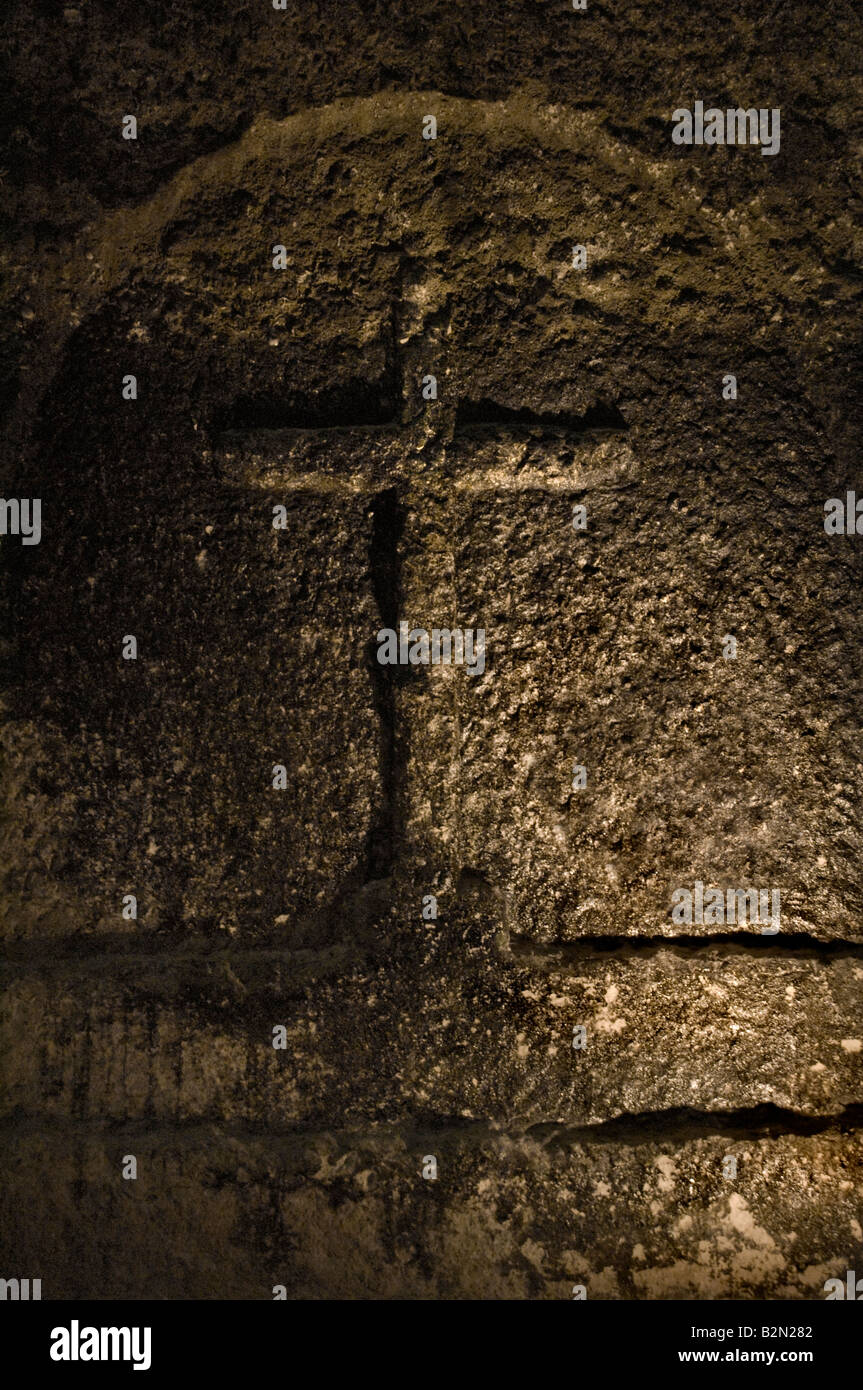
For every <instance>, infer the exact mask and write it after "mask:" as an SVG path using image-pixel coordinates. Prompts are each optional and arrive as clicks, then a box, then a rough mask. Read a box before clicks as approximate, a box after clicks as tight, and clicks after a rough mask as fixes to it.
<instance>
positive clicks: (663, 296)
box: [0, 0, 863, 1299]
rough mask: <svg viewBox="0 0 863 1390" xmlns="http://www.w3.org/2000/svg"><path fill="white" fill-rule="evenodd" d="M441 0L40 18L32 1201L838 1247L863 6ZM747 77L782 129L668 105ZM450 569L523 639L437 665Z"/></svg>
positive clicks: (156, 9)
mask: <svg viewBox="0 0 863 1390" xmlns="http://www.w3.org/2000/svg"><path fill="white" fill-rule="evenodd" d="M221 8H224V7H221ZM392 8H393V7H389V6H385V5H379V4H371V5H369V4H363V5H360V4H358V3H357V4H343V5H340V6H338V7H335V8H334V9H333V13H332V15H331V16H329V17H328V16H327V15H325V14H324V13H323V12H320V13H319V12H318V8H317V7H314V6H298V7H295V11H294V13H290V14H282V13H279V12H275V11H273V10H272V7H271V6H269V5H268V4H267V3H265V0H242V3H238V4H233V5H231V6H229V7H228V9H229V11H230V13H225V14H221V13H218V12H217V11H219V9H220V7H218V6H217V7H215V9H214V7H212V6H210V5H204V4H186V5H183V6H180V7H177V6H174V5H168V4H161V3H154V4H152V5H149V6H147V7H138V8H137V9H135V8H134V7H133V10H134V12H131V11H130V12H129V13H128V14H126V13H125V12H124V15H123V23H122V32H120V25H119V21H118V19H117V16H116V14H115V13H114V7H112V6H110V5H108V4H105V3H102V0H87V3H83V0H82V4H81V5H80V6H78V7H77V8H75V9H74V13H75V14H77V16H78V17H77V19H75V18H69V17H68V13H67V14H66V17H65V18H63V19H62V20H60V19H57V18H56V16H55V17H54V18H53V19H51V20H49V19H48V18H46V15H45V14H44V13H43V12H42V8H41V7H38V6H35V5H34V4H31V3H30V0H18V3H14V4H11V5H9V6H8V7H7V13H6V14H5V16H4V18H3V20H2V22H0V24H2V30H3V33H4V34H5V36H6V37H7V38H8V40H9V50H10V53H11V56H12V63H11V79H10V82H9V83H8V85H7V86H6V87H5V88H4V91H3V93H2V96H0V103H2V104H5V107H6V112H7V114H8V115H10V117H12V121H11V126H12V136H11V142H10V155H9V157H8V160H7V162H8V165H9V184H10V189H9V193H10V210H11V216H10V222H9V224H8V225H7V224H6V223H4V226H3V231H4V243H3V258H4V267H5V269H6V271H7V283H8V294H7V297H6V300H5V303H4V306H3V309H2V313H0V365H2V372H3V382H4V387H3V392H4V394H3V398H2V400H0V407H2V409H3V421H4V446H5V453H4V460H5V461H4V464H3V472H2V489H3V492H4V495H5V496H12V495H22V496H23V495H26V496H41V497H42V499H43V523H42V525H43V539H42V542H41V544H40V545H39V546H38V547H33V548H30V549H27V548H22V547H19V546H18V545H17V543H16V544H10V542H9V538H6V537H4V539H3V548H2V559H3V570H2V592H0V609H2V626H0V643H2V656H3V680H2V700H3V723H2V729H0V737H2V745H0V746H2V752H3V759H4V762H3V782H2V794H3V806H2V821H0V826H2V834H3V855H2V862H0V880H2V882H0V937H2V941H3V943H4V947H5V951H6V955H7V962H6V968H5V970H4V992H3V996H2V1005H0V1028H2V1047H3V1054H4V1064H3V1076H4V1091H3V1095H2V1098H0V1114H2V1123H3V1126H4V1131H5V1137H6V1139H8V1142H9V1147H10V1152H11V1159H10V1161H9V1163H8V1164H6V1165H4V1173H3V1176H2V1182H0V1187H2V1191H0V1240H2V1246H0V1250H2V1259H3V1261H6V1262H8V1260H9V1259H12V1258H13V1257H14V1264H15V1267H16V1268H18V1267H20V1266H21V1264H22V1261H24V1263H26V1264H28V1268H31V1269H32V1275H33V1277H39V1276H41V1277H42V1278H43V1281H44V1286H45V1295H44V1296H45V1297H52V1296H53V1297H73V1296H81V1295H85V1294H87V1295H91V1296H95V1297H108V1296H120V1297H130V1298H135V1297H238V1298H259V1297H269V1296H271V1289H272V1286H273V1285H274V1284H276V1283H284V1284H286V1286H287V1287H288V1290H289V1294H290V1296H291V1297H321V1298H324V1297H345V1298H348V1297H349V1298H365V1297H375V1298H403V1297H409V1298H424V1297H426V1298H428V1297H430V1298H484V1299H489V1298H530V1299H532V1298H548V1297H552V1298H559V1297H563V1298H566V1297H569V1296H570V1294H571V1288H572V1285H573V1284H574V1283H577V1282H584V1283H585V1284H586V1285H587V1287H588V1291H589V1297H591V1298H644V1299H660V1298H675V1297H680V1298H734V1297H746V1298H780V1297H793V1298H813V1297H820V1296H821V1295H822V1289H823V1283H824V1280H825V1279H826V1278H828V1277H830V1276H832V1275H833V1274H837V1273H839V1274H841V1273H843V1272H844V1270H845V1269H846V1268H848V1267H850V1266H849V1263H848V1262H849V1260H850V1258H851V1255H850V1252H851V1250H852V1248H854V1247H853V1242H859V1240H860V1239H861V1222H863V1202H861V1198H863V1187H861V1174H860V1143H859V1132H860V1123H861V1113H863V1112H861V1106H863V1089H861V1072H860V1064H861V1055H863V1052H861V1040H863V1010H861V1006H860V997H861V988H860V986H861V975H863V933H861V927H860V922H861V911H863V880H861V863H863V854H861V851H863V836H861V812H860V799H859V794H858V782H859V766H860V752H861V747H860V723H861V688H863V686H861V676H863V645H861V640H860V634H859V630H858V629H859V624H858V621H857V605H858V596H859V592H860V583H861V578H863V559H861V556H863V548H861V547H863V541H860V540H859V538H854V537H848V538H846V537H829V536H827V535H825V533H824V530H823V506H824V502H825V500H826V499H827V498H828V497H831V496H834V495H841V494H842V493H844V490H845V488H846V486H847V487H852V486H857V487H858V489H859V490H860V491H861V492H863V483H861V480H860V478H859V477H858V476H857V475H856V474H855V472H854V470H855V468H856V466H857V454H856V452H855V451H856V449H857V447H858V443H859V435H860V428H861V423H863V417H861V404H860V402H861V399H863V396H861V393H860V389H859V387H860V380H859V362H858V360H857V359H858V355H859V346H860V328H859V312H860V278H859V251H860V246H859V231H858V230H857V228H856V224H855V217H856V214H857V212H858V211H859V193H858V191H857V189H858V185H857V184H856V183H855V182H854V180H855V178H859V158H858V154H857V144H856V143H855V142H858V141H859V133H860V128H861V125H860V104H859V90H858V88H857V87H856V86H855V85H854V83H853V81H852V80H851V76H850V73H849V64H848V58H847V55H849V54H850V53H852V52H854V51H855V50H856V49H857V48H859V38H860V32H859V31H860V24H859V20H857V19H855V18H853V17H852V16H851V15H850V14H849V13H848V12H847V11H846V9H845V8H844V7H842V6H839V5H836V4H828V5H827V6H826V7H820V8H818V9H817V10H813V8H812V7H811V6H806V5H802V4H796V3H795V4H791V5H788V6H784V7H780V12H779V13H778V15H777V16H776V17H775V19H768V18H767V17H765V16H764V15H763V14H762V13H761V9H760V8H759V7H756V6H750V5H745V6H744V7H743V9H742V10H740V11H739V12H735V16H734V19H733V23H729V24H724V23H717V22H716V18H715V16H713V15H710V16H708V15H707V14H706V13H705V14H704V15H696V14H693V13H692V11H691V7H681V6H680V5H671V6H670V7H669V6H656V5H653V6H644V7H637V6H636V7H635V8H633V7H632V6H629V5H627V6H624V5H622V4H618V3H616V0H615V3H612V4H608V5H604V4H598V3H597V4H594V3H593V0H590V6H589V9H588V12H587V14H586V15H578V14H576V13H574V12H573V11H572V10H571V9H569V8H567V6H566V5H565V4H563V3H562V0H561V3H551V0H547V2H545V0H543V2H542V3H536V0H531V3H522V0H510V3H503V4H500V3H485V0H480V3H478V4H475V5H471V6H470V7H467V8H464V7H455V10H454V9H453V7H451V6H450V7H441V6H439V5H436V4H433V3H428V4H426V3H423V4H420V5H419V7H416V6H413V7H411V8H410V12H408V10H407V9H405V7H396V8H397V9H398V10H399V13H398V14H396V15H394V14H392V13H390V10H391V9H392ZM771 14H772V12H771ZM772 25H775V26H778V28H777V32H778V33H780V34H781V42H780V41H779V40H778V39H777V36H776V33H774V28H772V27H771V26H772ZM837 54H838V55H840V56H839V58H838V59H837V57H836V55H837ZM697 98H703V99H705V100H706V101H708V102H710V101H714V100H715V101H716V102H717V103H719V104H721V105H725V104H731V105H736V104H737V103H738V102H740V103H742V104H744V105H748V104H750V103H755V104H756V105H759V106H762V105H763V106H771V107H772V106H780V107H781V109H782V148H781V152H780V154H779V155H777V156H776V157H775V158H764V157H762V156H761V154H760V152H759V151H758V150H755V149H723V150H712V151H711V150H706V149H700V150H697V149H688V150H686V149H682V148H680V147H677V146H674V145H672V143H671V141H670V113H671V111H672V110H673V109H674V108H675V107H676V106H678V105H680V104H681V103H684V104H685V103H686V102H691V101H693V100H695V99H697ZM123 111H134V112H136V113H137V114H138V119H139V125H140V137H139V140H138V141H137V142H136V144H135V145H127V144H126V143H125V142H123V141H122V140H121V139H120V136H119V120H120V115H121V114H122V112H123ZM429 112H433V113H434V114H436V116H437V120H438V138H437V140H436V141H434V142H425V141H423V140H422V138H421V135H420V130H421V122H422V118H423V116H424V115H425V114H426V113H429ZM13 220H14V223H15V227H14V229H13V226H12V221H13ZM576 242H580V243H584V244H585V245H586V246H587V247H588V248H589V266H588V270H587V271H586V272H584V273H581V272H579V271H577V270H575V269H573V266H572V247H573V244H574V243H576ZM280 244H281V245H284V246H285V248H286V254H287V268H286V269H285V270H283V271H279V270H274V269H273V267H272V254H273V247H274V246H275V245H280ZM729 372H733V373H734V374H735V375H736V377H737V380H738V399H737V400H736V401H733V402H729V401H723V399H722V395H721V387H722V378H723V376H724V375H725V374H726V373H729ZM126 373H133V374H135V375H136V376H137V379H138V384H139V398H138V400H137V401H134V402H127V401H124V400H123V399H122V397H121V382H122V378H123V376H124V375H125V374H126ZM427 374H433V375H434V376H435V377H436V379H437V385H438V398H437V400H434V401H426V400H424V399H423V397H422V394H421V389H420V388H421V383H422V380H423V377H424V376H426V375H427ZM578 504H580V505H584V506H585V507H586V508H587V514H588V526H587V530H586V532H584V533H581V532H577V531H575V530H574V529H573V527H572V514H573V507H574V506H575V505H578ZM275 506H284V507H285V508H286V514H287V527H286V529H283V530H275V529H274V528H273V526H272V520H273V508H274V507H275ZM401 620H404V621H407V622H408V623H409V624H410V625H411V626H418V627H425V628H432V627H435V626H445V627H454V626H461V627H463V628H472V629H477V628H482V629H484V630H485V633H486V666H485V670H484V672H483V673H481V674H477V675H473V676H471V675H468V674H467V673H466V672H465V671H464V670H463V669H454V668H427V669H425V668H412V669H408V670H404V669H397V670H396V671H395V673H391V672H390V671H389V670H388V669H386V668H382V667H381V666H380V665H379V664H378V663H377V662H376V660H375V650H376V643H375V634H376V633H377V631H378V630H379V629H380V628H381V627H392V626H395V625H396V624H397V623H398V622H399V621H401ZM127 633H134V634H135V635H136V636H137V639H138V646H139V656H138V660H137V661H136V662H125V661H123V660H122V658H121V655H120V653H121V644H122V640H123V637H124V635H125V634H127ZM726 633H731V634H733V635H734V636H735V637H736V639H737V642H738V656H737V659H736V660H734V661H726V660H723V658H722V643H723V639H724V636H725V634H726ZM576 762H578V763H582V764H584V765H585V766H586V768H587V773H588V782H587V787H586V788H585V789H584V790H581V791H574V790H573V789H572V770H573V765H574V763H576ZM276 764H281V765H284V767H285V769H286V775H287V787H286V789H285V790H282V791H275V790H273V787H272V772H273V766H274V765H276ZM696 880H700V881H702V882H703V883H705V884H707V885H709V886H719V887H722V888H728V887H731V888H750V887H751V888H756V889H758V888H762V889H764V888H767V889H772V888H778V889H780V891H781V904H782V906H781V931H780V933H779V935H778V936H776V937H769V938H764V937H762V936H761V935H760V933H759V928H758V926H757V925H752V924H748V923H744V924H740V923H736V922H735V923H733V924H720V925H706V926H705V925H703V924H698V923H694V924H692V925H691V926H687V927H686V928H683V929H682V928H681V927H680V926H679V925H676V924H674V923H673V922H672V919H671V895H672V892H673V890H674V889H675V888H679V887H689V888H691V887H692V886H693V885H694V883H695V881H696ZM127 893H135V894H136V896H137V897H138V903H139V916H138V919H137V921H125V920H124V919H123V918H122V916H121V902H122V898H123V895H124V894H127ZM428 894H434V895H435V896H436V897H437V898H438V904H439V914H438V917H437V919H436V920H432V921H425V920H423V918H422V916H421V904H422V900H423V897H424V896H425V895H428ZM279 1024H283V1025H284V1026H285V1027H286V1029H287V1048H286V1049H285V1050H283V1051H276V1050H274V1049H273V1047H272V1030H273V1027H274V1026H275V1025H279ZM578 1025H583V1026H585V1027H586V1029H587V1034H588V1046H587V1049H586V1050H585V1051H583V1052H582V1051H576V1050H574V1049H573V1047H572V1037H573V1028H574V1027H576V1026H578ZM124 1153H135V1154H136V1155H138V1157H139V1177H138V1180H137V1182H135V1183H130V1182H123V1181H122V1179H121V1178H120V1175H119V1174H120V1158H121V1157H122V1155H123V1154H124ZM428 1153H433V1154H436V1155H437V1156H438V1158H439V1160H440V1175H439V1178H438V1179H437V1181H436V1182H431V1181H426V1180H424V1179H423V1178H422V1177H421V1176H420V1169H421V1160H422V1157H423V1155H424V1154H428ZM729 1153H730V1154H733V1155H736V1156H738V1157H739V1160H740V1165H739V1168H740V1172H739V1178H738V1179H735V1180H731V1179H728V1178H724V1177H723V1175H722V1159H723V1157H724V1156H725V1155H727V1154H729ZM28 1262H29V1263H28ZM4 1268H5V1265H4ZM0 1272H2V1271H0Z"/></svg>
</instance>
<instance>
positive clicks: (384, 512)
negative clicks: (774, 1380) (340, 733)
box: [366, 488, 406, 882]
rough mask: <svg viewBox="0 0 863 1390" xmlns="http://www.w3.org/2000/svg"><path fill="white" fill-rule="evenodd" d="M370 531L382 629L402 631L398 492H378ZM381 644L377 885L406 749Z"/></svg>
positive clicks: (383, 874) (390, 853)
mask: <svg viewBox="0 0 863 1390" xmlns="http://www.w3.org/2000/svg"><path fill="white" fill-rule="evenodd" d="M371 517H372V529H371V538H370V541H369V571H370V574H371V582H372V592H373V594H374V597H375V603H376V604H377V608H378V613H379V614H380V620H381V626H382V627H385V628H392V629H393V631H395V632H397V631H398V615H399V606H400V598H401V561H400V544H401V538H402V532H403V530H404V519H405V518H404V508H403V507H402V505H401V502H400V501H399V495H398V491H397V489H396V488H387V489H386V490H385V491H383V492H379V493H378V494H377V495H376V496H375V497H374V498H373V500H372V503H371ZM377 654H378V643H377V640H376V639H375V638H372V639H371V641H370V642H369V646H368V663H369V671H370V675H371V679H372V689H373V695H374V704H375V710H376V713H377V716H378V720H379V721H380V731H381V751H380V772H381V804H380V807H379V810H378V814H377V817H376V820H375V823H374V824H373V826H372V828H371V830H370V832H369V836H368V845H367V855H366V879H367V881H368V882H374V881H375V880H378V879H385V878H389V877H390V876H391V873H392V867H393V863H394V860H395V852H396V833H397V810H398V801H399V795H400V788H401V780H402V772H401V770H402V769H403V768H404V766H405V760H406V749H405V747H404V744H403V737H404V736H403V735H401V736H400V737H399V736H397V734H396V709H395V704H396V701H395V688H396V681H397V679H398V674H397V673H399V672H400V671H402V670H403V668H401V667H399V666H382V665H381V663H380V662H379V661H378V659H377Z"/></svg>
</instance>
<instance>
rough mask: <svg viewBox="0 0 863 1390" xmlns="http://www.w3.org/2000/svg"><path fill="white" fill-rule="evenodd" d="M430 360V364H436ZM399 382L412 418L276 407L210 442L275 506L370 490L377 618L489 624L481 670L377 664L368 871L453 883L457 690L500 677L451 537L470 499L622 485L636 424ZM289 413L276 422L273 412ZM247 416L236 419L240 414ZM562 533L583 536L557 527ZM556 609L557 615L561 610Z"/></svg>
mask: <svg viewBox="0 0 863 1390" xmlns="http://www.w3.org/2000/svg"><path fill="white" fill-rule="evenodd" d="M429 370H430V371H431V370H433V368H432V367H430V368H429ZM414 388H415V389H414V391H413V393H405V392H403V401H402V407H401V418H400V419H390V420H381V419H380V418H375V416H376V414H379V412H376V411H375V409H374V408H370V409H368V410H364V409H363V407H362V405H360V406H359V407H358V405H357V399H358V398H357V394H356V393H350V402H351V412H350V413H351V415H352V418H350V419H347V418H346V413H347V412H346V411H344V410H342V411H339V412H338V414H339V420H340V422H339V424H337V425H330V426H324V425H322V424H320V423H319V422H318V420H317V419H315V420H314V422H313V423H309V422H308V417H307V416H306V417H305V418H303V417H301V419H300V422H299V423H297V422H296V421H293V422H292V421H291V420H290V419H289V420H288V422H287V423H285V422H284V420H283V419H280V418H279V410H278V406H277V404H276V405H273V406H271V407H268V408H265V409H264V411H263V412H262V413H263V417H264V419H265V420H266V422H267V426H268V427H265V428H264V427H257V428H256V427H255V424H254V423H252V424H251V425H250V422H249V419H248V416H247V417H246V418H245V419H243V418H242V417H241V418H240V420H239V422H234V421H232V420H231V419H230V418H229V420H228V422H227V428H225V430H224V431H223V432H222V433H221V435H220V437H219V439H218V441H217V443H216V445H215V447H214V449H213V450H212V451H211V452H212V453H213V454H214V455H215V456H216V457H217V459H218V461H219V466H220V469H221V471H222V474H223V476H224V477H225V478H226V480H228V481H230V482H232V483H240V484H241V485H243V486H248V487H252V488H255V489H259V490H262V491H263V492H264V493H266V494H269V496H270V497H271V499H272V501H273V503H274V504H276V503H278V502H279V501H280V499H281V498H282V497H284V496H285V495H286V494H287V493H288V492H291V493H294V494H297V493H307V494H309V495H311V496H313V497H321V498H323V497H339V496H342V497H346V498H348V497H351V498H355V497H357V496H362V497H365V498H367V499H368V507H369V511H370V515H371V540H370V545H369V557H370V559H369V566H370V580H371V585H372V589H373V592H374V596H375V599H376V602H377V606H378V610H379V613H380V627H382V628H391V629H393V630H398V625H399V621H400V620H401V621H406V622H407V623H408V624H409V626H410V627H411V628H414V627H415V628H425V629H426V630H427V631H430V630H431V629H432V628H436V627H437V628H462V629H464V628H468V627H473V628H477V627H481V628H484V629H485V630H486V652H487V657H486V660H487V666H486V674H485V676H484V677H483V676H472V677H471V676H468V675H467V674H466V672H465V669H464V667H463V666H447V665H438V666H427V667H408V668H407V669H405V668H399V667H397V666H396V667H393V666H381V665H380V664H379V663H378V662H377V661H376V659H375V653H376V650H377V648H376V644H375V643H374V636H375V633H374V632H370V633H369V634H368V636H369V647H368V650H369V658H370V660H369V664H370V675H371V680H372V682H373V685H374V689H375V703H376V706H377V711H378V715H379V718H380V721H381V740H382V742H381V759H380V761H381V774H382V786H383V805H382V807H381V810H380V813H379V816H378V822H377V825H376V827H375V829H374V831H373V834H372V847H371V853H370V862H369V865H368V878H369V880H377V879H384V878H390V877H393V876H397V875H399V874H401V873H404V874H410V875H411V876H412V878H413V880H414V881H415V882H416V881H421V882H422V883H423V884H427V885H429V886H428V888H427V889H426V890H425V891H432V890H433V886H434V885H435V884H437V885H441V884H443V883H444V882H445V881H446V879H447V878H450V879H452V880H453V881H454V880H455V879H456V878H457V875H458V873H459V872H460V870H461V869H462V868H463V867H464V866H463V864H462V863H461V858H460V855H459V845H458V831H457V827H458V823H459V817H458V814H457V800H458V791H459V787H458V769H459V743H460V718H459V695H458V692H459V688H460V685H461V683H462V682H464V681H465V680H471V679H472V680H477V681H481V680H483V679H489V678H490V674H491V672H492V671H493V667H494V640H495V634H494V631H493V630H489V627H488V623H487V622H486V621H484V615H483V614H481V613H478V614H469V613H466V612H463V611H460V605H459V595H458V585H457V574H456V563H455V557H456V544H457V539H458V537H459V531H460V517H459V499H460V498H461V497H463V496H464V495H465V494H489V495H490V497H491V498H494V497H497V499H498V502H499V503H502V504H503V505H506V497H507V494H511V493H513V492H529V491H539V492H544V493H571V494H574V495H580V494H583V493H584V492H585V491H586V490H588V489H590V488H591V487H592V486H596V485H599V486H607V485H608V484H609V483H611V484H612V485H613V486H614V485H622V486H626V478H627V476H628V475H629V473H630V470H631V465H632V456H631V452H630V450H629V448H628V445H627V444H626V442H625V439H624V438H623V437H622V432H623V430H625V424H624V422H623V420H622V418H621V417H620V415H619V413H618V412H617V411H616V410H615V409H614V408H613V407H612V408H608V407H606V406H604V405H601V404H597V405H595V406H593V407H591V408H589V409H588V410H587V411H586V412H585V414H583V415H581V416H576V415H560V414H554V413H549V414H536V413H534V412H532V411H529V410H521V409H512V408H508V407H506V406H502V405H500V404H498V403H496V402H493V401H489V400H480V401H476V402H471V401H461V402H459V403H457V404H456V405H455V406H453V405H452V404H451V403H449V402H447V401H446V399H445V393H444V392H442V398H440V399H436V400H432V401H429V402H427V403H426V402H425V401H423V399H422V396H421V376H420V375H419V374H418V375H417V376H416V380H415V383H414ZM273 421H278V424H277V425H276V427H273V425H272V422H273ZM238 424H239V427H238ZM560 543H561V545H562V546H572V545H573V544H574V543H577V541H576V539H575V537H574V534H573V532H572V530H569V531H566V530H564V529H563V528H562V533H561V537H560ZM550 616H551V615H550Z"/></svg>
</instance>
